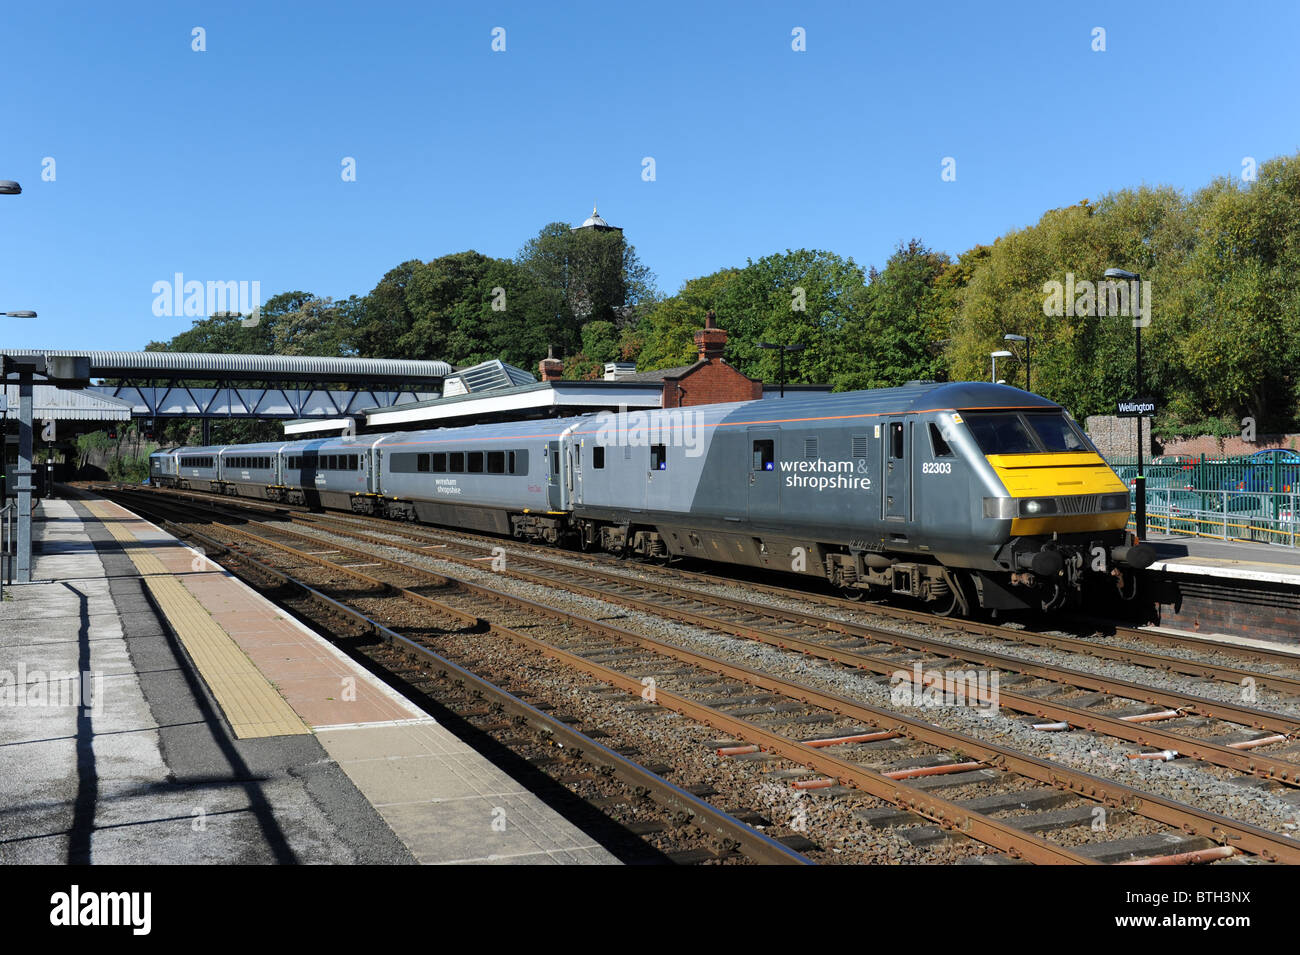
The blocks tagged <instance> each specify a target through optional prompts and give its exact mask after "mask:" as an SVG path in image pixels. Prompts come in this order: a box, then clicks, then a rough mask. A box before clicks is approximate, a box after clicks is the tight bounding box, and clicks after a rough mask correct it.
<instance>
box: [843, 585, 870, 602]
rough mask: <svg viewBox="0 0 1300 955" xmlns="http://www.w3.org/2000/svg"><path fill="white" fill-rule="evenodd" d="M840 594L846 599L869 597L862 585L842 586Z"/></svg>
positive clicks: (864, 598)
mask: <svg viewBox="0 0 1300 955" xmlns="http://www.w3.org/2000/svg"><path fill="white" fill-rule="evenodd" d="M840 595H841V596H842V597H843V598H844V599H845V600H857V601H862V600H866V599H867V594H866V591H864V590H862V588H860V587H841V588H840Z"/></svg>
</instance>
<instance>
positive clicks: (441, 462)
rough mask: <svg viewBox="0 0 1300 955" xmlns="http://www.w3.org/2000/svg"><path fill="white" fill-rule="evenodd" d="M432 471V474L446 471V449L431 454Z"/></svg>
mask: <svg viewBox="0 0 1300 955" xmlns="http://www.w3.org/2000/svg"><path fill="white" fill-rule="evenodd" d="M433 473H434V474H446V473H447V452H446V451H439V452H438V453H437V454H435V455H434V456H433Z"/></svg>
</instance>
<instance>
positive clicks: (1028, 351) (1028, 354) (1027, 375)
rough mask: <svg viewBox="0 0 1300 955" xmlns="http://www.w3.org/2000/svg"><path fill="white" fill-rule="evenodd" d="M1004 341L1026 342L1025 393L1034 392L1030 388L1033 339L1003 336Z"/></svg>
mask: <svg viewBox="0 0 1300 955" xmlns="http://www.w3.org/2000/svg"><path fill="white" fill-rule="evenodd" d="M1002 340H1003V341H1004V342H1024V343H1025V391H1033V390H1034V389H1033V388H1031V387H1030V386H1029V385H1030V382H1029V370H1030V369H1029V360H1030V357H1031V356H1030V348H1031V345H1030V341H1031V339H1030V338H1029V336H1028V335H1003V336H1002Z"/></svg>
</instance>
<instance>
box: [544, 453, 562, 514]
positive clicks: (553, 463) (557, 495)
mask: <svg viewBox="0 0 1300 955" xmlns="http://www.w3.org/2000/svg"><path fill="white" fill-rule="evenodd" d="M562 479H563V475H562V474H561V473H560V442H558V441H548V442H546V506H547V507H548V508H550V509H551V510H553V511H558V510H561V509H562V505H563V497H562V494H561V492H562V491H563V488H562V487H561V486H560V481H561V480H562Z"/></svg>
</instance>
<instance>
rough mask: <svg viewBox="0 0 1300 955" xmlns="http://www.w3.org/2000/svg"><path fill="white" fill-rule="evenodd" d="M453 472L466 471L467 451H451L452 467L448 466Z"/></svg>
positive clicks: (461, 472) (460, 472)
mask: <svg viewBox="0 0 1300 955" xmlns="http://www.w3.org/2000/svg"><path fill="white" fill-rule="evenodd" d="M448 470H449V471H451V473H452V474H463V473H464V471H465V452H464V451H453V452H452V453H451V467H450V468H448Z"/></svg>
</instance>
